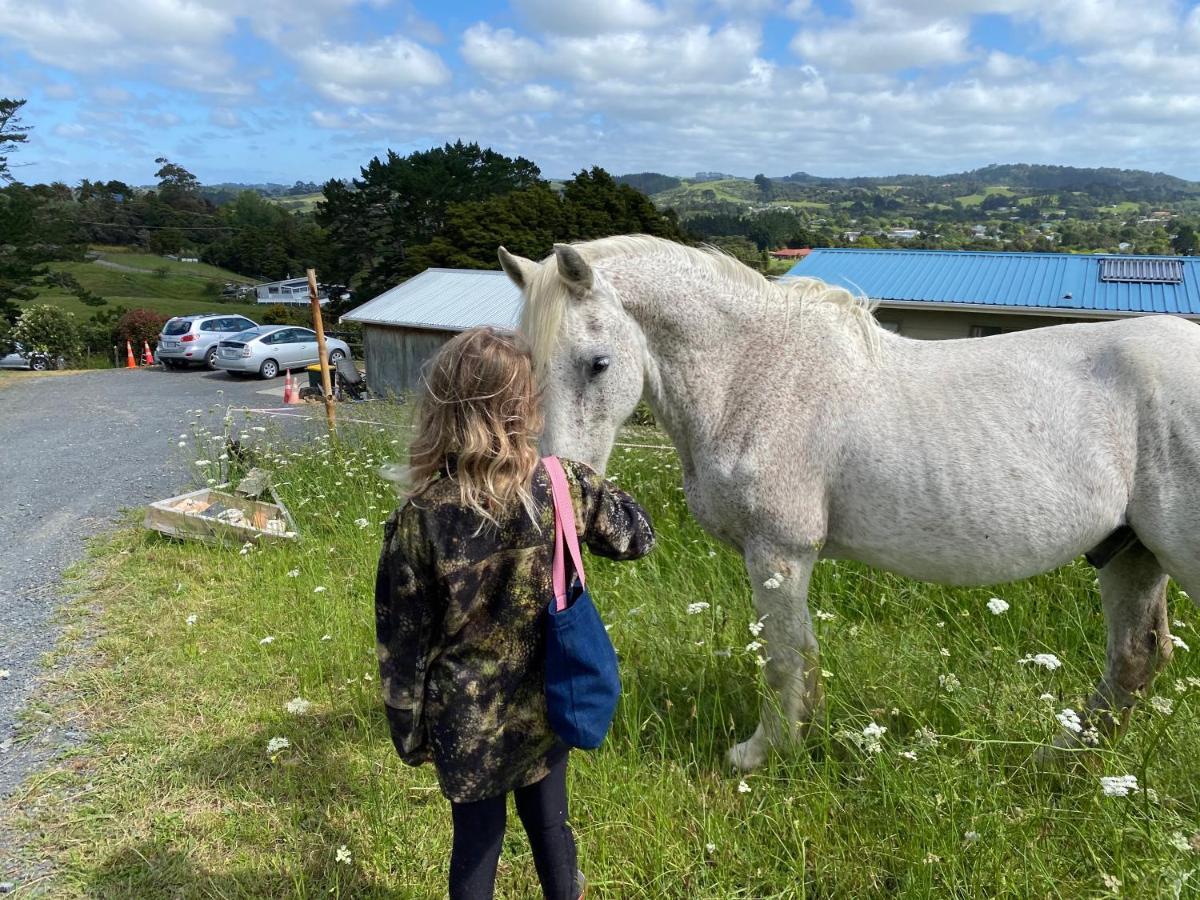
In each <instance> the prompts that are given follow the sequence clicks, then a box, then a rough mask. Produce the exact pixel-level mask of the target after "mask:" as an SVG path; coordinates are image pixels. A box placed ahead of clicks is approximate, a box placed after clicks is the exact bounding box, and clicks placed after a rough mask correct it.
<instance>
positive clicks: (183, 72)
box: [0, 0, 1200, 184]
mask: <svg viewBox="0 0 1200 900" xmlns="http://www.w3.org/2000/svg"><path fill="white" fill-rule="evenodd" d="M1198 59H1200V5H1198V4H1196V3H1190V4H1189V3H1182V2H1172V0H1138V2H1136V3H1135V2H1131V0H1123V2H1120V3H1118V2H1117V0H849V2H845V0H509V2H507V3H505V2H497V3H484V2H479V0H454V2H445V0H441V2H436V0H428V2H426V0H367V2H357V0H299V2H293V0H289V2H285V0H257V2H254V3H250V2H246V0H103V2H100V0H36V2H31V0H0V96H10V97H25V98H28V100H29V103H28V106H27V107H26V110H25V116H24V118H25V121H26V123H27V124H29V125H32V126H34V128H35V131H34V132H33V139H32V141H31V143H30V145H29V146H28V148H27V149H25V150H23V151H22V152H21V154H20V157H21V160H22V161H23V162H25V163H28V164H30V165H28V166H27V167H26V168H24V169H22V170H20V172H19V175H20V177H21V178H22V180H24V181H48V180H53V179H61V180H63V181H67V182H70V183H74V182H77V181H78V180H79V179H80V178H82V177H89V178H119V179H123V180H127V181H131V182H134V183H139V184H141V183H148V182H150V181H152V180H153V178H152V176H153V172H154V170H155V168H156V167H155V166H154V164H153V159H154V157H156V156H160V155H166V156H169V157H170V158H172V159H173V160H175V161H176V162H179V163H182V164H184V165H185V166H187V167H188V168H190V169H191V170H192V171H194V172H195V173H196V174H197V175H199V176H200V178H201V180H203V181H206V182H217V181H225V180H228V181H244V182H254V181H277V182H285V183H290V182H292V181H294V180H297V179H303V180H314V181H321V180H323V179H325V178H327V177H330V176H338V177H342V176H348V175H353V174H356V173H357V169H358V166H360V165H361V164H363V163H365V162H366V161H367V160H368V159H369V158H370V157H371V156H373V155H375V154H378V153H382V152H383V151H385V150H386V149H387V148H389V147H390V148H392V149H395V150H396V151H398V152H401V153H404V152H408V151H411V150H414V149H420V148H425V147H428V146H431V145H434V144H437V143H441V142H443V141H446V140H453V139H456V138H460V137H461V138H463V139H466V140H477V141H479V142H481V143H484V144H488V145H491V146H492V147H495V148H497V149H499V150H502V151H504V152H506V153H509V154H518V153H519V154H522V155H524V156H527V157H529V158H531V159H533V160H534V161H535V162H537V163H538V164H539V165H540V166H541V168H542V171H543V173H545V174H547V175H550V176H561V175H565V174H569V173H570V172H572V171H575V170H578V169H579V168H581V167H583V166H586V165H592V164H600V165H603V166H605V167H606V168H608V169H610V170H611V171H614V172H631V171H644V170H652V171H661V172H667V173H672V174H692V173H694V172H696V171H698V170H719V171H726V172H733V173H737V174H742V175H753V174H755V173H756V172H766V173H767V174H769V175H782V174H786V173H789V172H794V171H798V170H803V171H807V172H811V173H814V174H823V175H854V174H890V173H896V172H925V173H936V172H949V171H957V170H961V169H964V168H973V167H976V166H980V165H986V164H988V163H992V162H1042V163H1057V164H1065V165H1080V166H1085V165H1086V166H1091V165H1106V166H1118V167H1124V168H1146V169H1154V170H1162V171H1166V172H1171V173H1173V174H1177V175H1182V176H1184V177H1190V178H1195V179H1200V152H1198V146H1197V145H1198V143H1200V142H1198V141H1197V136H1198V135H1200V69H1198V68H1197V60H1198Z"/></svg>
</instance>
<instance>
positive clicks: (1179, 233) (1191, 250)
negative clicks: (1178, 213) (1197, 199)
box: [1171, 223, 1200, 256]
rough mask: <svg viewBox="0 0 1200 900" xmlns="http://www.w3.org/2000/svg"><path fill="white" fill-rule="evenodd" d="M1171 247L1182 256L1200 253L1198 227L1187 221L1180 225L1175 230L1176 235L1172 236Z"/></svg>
mask: <svg viewBox="0 0 1200 900" xmlns="http://www.w3.org/2000/svg"><path fill="white" fill-rule="evenodd" d="M1171 249H1172V250H1174V251H1175V252H1176V253H1178V254H1179V255H1180V256H1196V255H1197V254H1200V234H1197V233H1196V229H1195V228H1194V227H1193V226H1191V225H1189V224H1187V223H1184V224H1182V225H1180V226H1179V228H1178V230H1176V232H1175V237H1173V238H1171Z"/></svg>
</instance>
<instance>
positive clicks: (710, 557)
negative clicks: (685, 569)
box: [708, 550, 717, 559]
mask: <svg viewBox="0 0 1200 900" xmlns="http://www.w3.org/2000/svg"><path fill="white" fill-rule="evenodd" d="M716 555H717V551H716V550H709V551H708V558H709V559H712V558H713V557H714V556H716Z"/></svg>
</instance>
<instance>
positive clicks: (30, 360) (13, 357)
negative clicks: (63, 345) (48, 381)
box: [0, 342, 54, 372]
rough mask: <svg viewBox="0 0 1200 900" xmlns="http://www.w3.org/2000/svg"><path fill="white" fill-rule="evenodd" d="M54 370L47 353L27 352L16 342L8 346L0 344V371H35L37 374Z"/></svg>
mask: <svg viewBox="0 0 1200 900" xmlns="http://www.w3.org/2000/svg"><path fill="white" fill-rule="evenodd" d="M52 368H54V362H53V360H51V359H50V357H49V356H48V355H46V354H45V353H38V352H36V351H27V350H25V348H23V347H22V346H21V345H20V344H18V343H16V342H13V343H11V344H9V345H7V346H4V345H3V344H0V369H33V371H35V372H44V371H46V370H47V369H52Z"/></svg>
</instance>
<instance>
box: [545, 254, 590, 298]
mask: <svg viewBox="0 0 1200 900" xmlns="http://www.w3.org/2000/svg"><path fill="white" fill-rule="evenodd" d="M554 255H555V256H556V257H557V258H558V274H559V277H561V278H562V280H563V281H565V282H566V283H567V284H568V285H570V286H571V287H573V288H576V289H578V290H580V291H590V290H591V289H592V267H591V266H589V265H588V264H587V260H585V259H584V258H583V257H582V256H581V255H580V253H579V251H578V250H576V249H575V248H574V247H572V246H571V245H570V244H555V245H554Z"/></svg>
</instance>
